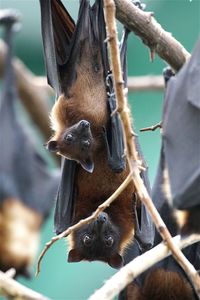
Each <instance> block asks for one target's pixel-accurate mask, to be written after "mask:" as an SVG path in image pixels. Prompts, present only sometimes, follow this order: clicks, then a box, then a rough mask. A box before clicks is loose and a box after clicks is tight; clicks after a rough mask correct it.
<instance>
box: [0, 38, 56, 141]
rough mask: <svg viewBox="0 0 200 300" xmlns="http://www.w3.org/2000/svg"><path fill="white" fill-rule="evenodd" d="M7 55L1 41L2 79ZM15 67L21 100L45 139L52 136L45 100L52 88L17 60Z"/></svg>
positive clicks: (0, 69) (0, 64)
mask: <svg viewBox="0 0 200 300" xmlns="http://www.w3.org/2000/svg"><path fill="white" fill-rule="evenodd" d="M6 53H7V46H6V44H5V43H4V42H3V41H2V40H0V77H2V76H3V70H4V67H5V65H4V64H5V57H6ZM13 67H14V71H15V75H16V81H17V88H18V91H19V96H20V100H21V101H22V103H23V105H24V107H25V109H26V110H27V112H28V113H29V115H30V117H31V119H32V120H33V122H34V123H35V124H36V125H37V126H38V127H39V129H40V130H41V132H42V133H43V135H44V137H45V138H49V137H50V136H51V129H50V126H49V111H50V109H49V107H48V105H47V101H46V100H45V98H46V97H47V95H48V94H49V93H50V92H51V88H50V87H48V86H47V84H46V85H43V84H41V82H42V81H41V80H40V79H39V80H36V79H35V78H36V77H35V76H34V75H33V74H32V73H31V72H30V70H28V69H27V68H26V66H25V65H24V64H23V63H22V61H20V60H19V59H17V58H14V59H13Z"/></svg>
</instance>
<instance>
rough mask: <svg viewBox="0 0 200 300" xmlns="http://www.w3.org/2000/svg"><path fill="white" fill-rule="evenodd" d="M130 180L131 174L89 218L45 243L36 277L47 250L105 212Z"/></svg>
mask: <svg viewBox="0 0 200 300" xmlns="http://www.w3.org/2000/svg"><path fill="white" fill-rule="evenodd" d="M131 178H132V174H129V175H128V176H127V178H126V179H125V180H124V182H123V183H122V184H121V185H120V186H119V187H118V189H117V190H116V191H115V192H114V193H113V194H112V195H111V196H110V197H109V198H108V199H107V200H106V201H105V202H103V203H102V204H101V205H99V206H98V208H97V209H96V210H95V211H94V212H93V213H92V215H91V216H89V217H88V218H85V219H82V220H80V221H79V222H78V223H76V224H75V225H73V226H71V227H69V228H68V229H67V230H65V231H63V232H62V233H60V234H59V235H57V236H54V237H53V238H52V239H51V241H50V242H48V243H46V245H45V248H44V249H43V251H42V253H41V254H40V256H39V259H38V263H37V270H36V276H37V275H38V274H39V273H40V265H41V262H42V259H43V257H44V255H45V254H46V252H47V251H48V249H49V248H50V247H51V246H52V245H53V244H54V243H55V242H57V241H58V240H60V239H62V238H64V237H67V236H68V235H69V234H71V233H72V232H73V231H75V230H77V229H79V228H81V227H82V226H83V225H85V224H89V223H91V222H92V221H93V220H95V219H96V218H97V217H98V215H99V214H100V213H101V212H102V211H103V210H105V209H106V208H107V207H108V206H110V204H111V203H112V202H113V201H114V200H115V199H116V198H117V197H118V196H119V195H120V194H121V192H122V191H123V190H124V189H125V188H126V187H127V185H128V184H129V183H130V181H131Z"/></svg>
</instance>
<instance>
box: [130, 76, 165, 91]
mask: <svg viewBox="0 0 200 300" xmlns="http://www.w3.org/2000/svg"><path fill="white" fill-rule="evenodd" d="M163 89H164V79H163V76H156V75H147V76H132V77H128V90H129V92H139V91H163Z"/></svg>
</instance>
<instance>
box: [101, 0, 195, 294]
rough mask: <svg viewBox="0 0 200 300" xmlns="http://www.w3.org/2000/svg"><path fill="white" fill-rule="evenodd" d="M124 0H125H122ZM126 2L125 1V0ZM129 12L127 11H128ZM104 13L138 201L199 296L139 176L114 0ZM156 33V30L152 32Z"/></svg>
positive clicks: (189, 270)
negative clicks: (123, 76) (123, 78)
mask: <svg viewBox="0 0 200 300" xmlns="http://www.w3.org/2000/svg"><path fill="white" fill-rule="evenodd" d="M123 1H125V0H123ZM125 2H126V1H125ZM127 11H128V10H127ZM104 14H105V20H106V30H107V36H108V42H109V49H110V58H111V66H112V71H113V80H114V88H115V94H116V98H117V110H118V112H119V114H120V117H121V120H122V127H123V133H124V141H125V146H126V150H127V151H126V152H127V161H128V165H129V169H130V171H131V173H133V182H134V185H135V188H136V191H137V194H138V196H139V198H140V200H141V201H142V202H143V203H144V204H145V206H146V208H147V209H148V211H149V213H150V215H151V217H152V219H153V221H154V223H155V226H156V228H157V230H158V232H159V233H160V235H161V236H162V238H163V240H164V241H165V242H166V243H167V245H168V247H169V249H170V250H171V252H172V255H173V256H174V258H175V259H176V261H177V262H178V263H179V264H180V265H181V267H182V268H183V270H184V271H185V272H186V274H187V276H188V278H189V280H190V281H191V282H192V284H193V286H194V289H195V291H196V293H197V295H198V296H200V277H199V275H198V273H197V271H196V270H195V268H194V267H193V265H192V264H191V263H190V262H189V261H188V260H187V258H186V257H185V256H184V255H183V253H182V252H181V251H180V249H179V248H178V247H177V245H175V244H174V243H173V240H172V237H171V234H170V232H169V230H168V229H167V227H166V225H165V223H164V222H163V220H162V218H161V216H160V215H159V213H158V211H157V209H156V208H155V206H154V204H153V202H152V200H151V198H150V196H149V194H148V192H147V190H146V187H145V185H144V183H143V180H142V179H141V177H140V170H139V165H138V161H139V159H138V153H137V151H136V146H135V142H134V136H133V135H132V127H131V121H130V116H129V109H128V106H127V98H126V97H125V93H124V84H123V80H122V72H121V64H120V56H119V48H118V38H117V29H116V22H115V4H114V0H104ZM155 34H157V33H155Z"/></svg>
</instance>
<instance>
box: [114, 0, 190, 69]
mask: <svg viewBox="0 0 200 300" xmlns="http://www.w3.org/2000/svg"><path fill="white" fill-rule="evenodd" d="M115 4H116V17H117V19H118V20H119V21H120V22H121V23H123V24H124V25H125V26H126V27H127V28H128V29H130V30H131V31H133V32H134V33H135V34H136V35H138V36H139V37H140V38H141V39H142V41H143V43H144V44H145V45H147V46H148V47H149V48H150V50H151V52H156V53H157V54H158V55H159V56H160V57H161V58H162V59H164V60H165V61H166V62H167V63H168V64H169V65H170V66H171V67H172V68H173V69H174V70H175V71H178V70H179V69H180V68H181V67H182V65H183V64H184V63H185V61H186V60H187V59H188V58H189V57H190V54H189V52H188V51H187V50H186V49H185V48H184V47H183V46H182V45H181V43H179V42H178V41H177V40H176V39H175V38H174V37H173V36H172V34H171V33H169V32H167V31H165V30H164V29H163V28H162V27H161V25H160V24H159V23H158V22H157V21H156V20H155V18H154V17H153V16H152V13H150V12H144V11H142V10H141V9H139V8H138V7H136V6H135V5H134V4H133V3H132V2H131V1H130V0H115Z"/></svg>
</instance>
